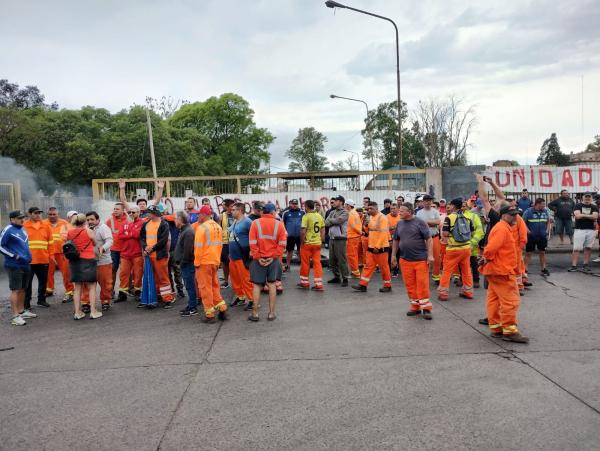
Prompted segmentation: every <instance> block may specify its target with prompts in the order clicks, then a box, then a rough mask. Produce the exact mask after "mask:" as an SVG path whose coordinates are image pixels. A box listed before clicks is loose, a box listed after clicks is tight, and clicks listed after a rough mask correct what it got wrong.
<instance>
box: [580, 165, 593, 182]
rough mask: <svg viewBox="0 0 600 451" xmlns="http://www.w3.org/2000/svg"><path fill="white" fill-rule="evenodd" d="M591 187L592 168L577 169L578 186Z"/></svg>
mask: <svg viewBox="0 0 600 451" xmlns="http://www.w3.org/2000/svg"><path fill="white" fill-rule="evenodd" d="M591 185H592V168H579V186H591Z"/></svg>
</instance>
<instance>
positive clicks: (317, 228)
mask: <svg viewBox="0 0 600 451" xmlns="http://www.w3.org/2000/svg"><path fill="white" fill-rule="evenodd" d="M346 205H348V201H346ZM304 209H305V210H306V213H305V214H304V216H302V223H301V226H300V283H299V284H298V287H299V288H303V289H308V288H309V287H310V281H309V275H310V261H311V260H312V263H313V272H314V283H315V284H314V286H313V287H312V289H313V290H315V291H323V265H322V264H321V246H322V244H323V241H325V221H324V220H323V216H321V215H320V214H319V213H317V212H315V202H314V201H312V200H307V201H306V202H304Z"/></svg>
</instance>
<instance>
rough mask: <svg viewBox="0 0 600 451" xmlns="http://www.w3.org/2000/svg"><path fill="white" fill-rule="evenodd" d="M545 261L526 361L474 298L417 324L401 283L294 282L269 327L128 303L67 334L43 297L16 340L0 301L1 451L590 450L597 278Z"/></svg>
mask: <svg viewBox="0 0 600 451" xmlns="http://www.w3.org/2000/svg"><path fill="white" fill-rule="evenodd" d="M551 263H552V264H551V265H550V268H549V269H550V271H551V272H552V274H551V276H550V277H549V278H548V280H544V279H542V278H541V277H539V276H536V275H535V274H534V275H533V276H532V281H533V283H534V287H533V289H532V290H530V291H528V292H527V295H526V296H525V297H524V298H523V305H522V309H521V316H520V324H521V326H522V330H523V332H524V333H526V334H528V335H529V336H531V338H532V340H531V343H530V344H529V345H527V346H523V345H511V344H507V343H506V342H503V341H501V340H495V339H492V338H489V337H488V333H487V330H486V329H485V328H484V327H483V326H480V325H479V324H478V323H477V320H478V319H479V318H481V317H482V316H484V311H485V310H484V308H485V307H484V305H485V303H484V291H483V290H482V289H479V290H477V299H476V300H475V301H465V300H462V299H459V298H458V297H457V296H456V293H455V292H454V293H453V294H454V295H453V296H452V297H451V300H450V301H449V302H447V303H444V304H440V303H438V302H435V303H434V320H433V321H431V322H426V321H424V320H422V319H420V318H417V319H415V318H407V317H406V316H405V311H406V310H407V301H406V296H405V294H404V291H403V287H402V285H401V284H400V282H399V281H397V280H396V281H395V282H394V283H395V285H394V292H393V293H392V294H386V295H381V294H379V293H377V288H378V287H379V283H378V280H377V278H376V279H375V283H374V284H373V286H372V287H371V290H370V292H369V293H368V294H367V295H363V294H360V293H353V292H352V291H351V290H350V289H342V288H339V287H338V288H335V289H330V287H327V288H328V291H327V292H326V293H313V292H309V293H305V292H301V291H299V290H296V289H295V288H293V287H294V285H295V283H296V277H297V273H296V271H297V267H296V268H294V273H292V275H290V276H288V277H287V280H286V281H285V284H286V290H287V291H286V293H285V294H284V295H283V296H281V297H280V298H279V303H278V305H279V312H278V313H279V318H278V319H277V321H275V322H273V323H271V322H267V321H261V322H260V323H258V324H252V323H249V322H248V321H247V320H246V316H247V315H246V314H245V312H242V311H239V310H235V311H233V312H232V315H231V320H230V321H228V322H226V323H224V324H219V325H204V324H201V323H200V321H199V317H195V318H187V319H183V318H180V317H179V316H178V314H177V310H157V311H140V310H138V309H136V308H135V306H134V304H133V302H128V303H126V304H117V305H116V306H115V307H114V308H113V309H112V310H111V311H110V312H109V313H108V314H106V315H105V317H104V318H102V319H101V320H98V321H89V320H85V321H79V322H75V321H73V320H72V319H71V315H70V308H71V307H70V306H67V305H61V304H56V303H57V302H58V301H56V300H53V301H52V303H53V306H52V308H51V309H50V310H42V311H40V310H39V309H38V313H39V314H40V316H39V318H37V319H35V320H31V321H30V323H29V324H28V325H27V326H26V327H21V328H17V327H11V326H10V325H8V323H7V319H8V316H7V312H6V307H5V303H6V300H5V299H3V300H2V303H3V308H2V311H3V313H2V322H1V324H0V348H2V351H1V352H0V393H1V397H0V399H1V402H0V405H1V409H0V425H1V427H0V448H1V449H7V450H19V449H23V450H29V449H55V450H65V449H73V450H79V449H107V450H108V449H110V450H115V449H143V450H155V449H165V450H167V449H168V450H174V449H276V450H283V449H306V450H314V449H340V450H348V449H452V450H457V449H486V450H496V449H497V450H501V449H502V450H507V449H514V450H517V449H519V450H521V449H536V450H538V449H539V450H575V449H577V450H581V449H590V450H591V449H595V450H597V449H598V448H599V440H600V378H599V374H600V295H599V294H598V293H599V291H600V278H598V277H594V276H592V275H586V274H583V273H573V274H571V273H567V272H566V271H565V270H566V268H567V266H568V256H566V255H564V254H557V255H552V256H551ZM594 270H595V271H596V272H597V273H600V266H599V265H596V266H595V267H594ZM532 272H534V271H532ZM0 286H1V288H2V289H1V292H2V294H3V296H2V297H6V296H5V294H6V281H3V282H2V283H1V284H0ZM227 293H228V292H227ZM228 294H229V293H228ZM178 304H182V301H179V302H178ZM265 316H266V315H265Z"/></svg>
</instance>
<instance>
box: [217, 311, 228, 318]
mask: <svg viewBox="0 0 600 451" xmlns="http://www.w3.org/2000/svg"><path fill="white" fill-rule="evenodd" d="M217 317H218V318H219V320H220V321H227V320H228V319H229V317H228V316H227V310H223V311H221V312H219V313H218V314H217Z"/></svg>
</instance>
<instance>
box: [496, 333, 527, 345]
mask: <svg viewBox="0 0 600 451" xmlns="http://www.w3.org/2000/svg"><path fill="white" fill-rule="evenodd" d="M502 339H503V340H504V341H512V342H513V343H529V338H528V337H525V336H523V335H521V334H520V333H519V332H517V333H516V334H510V335H502Z"/></svg>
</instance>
